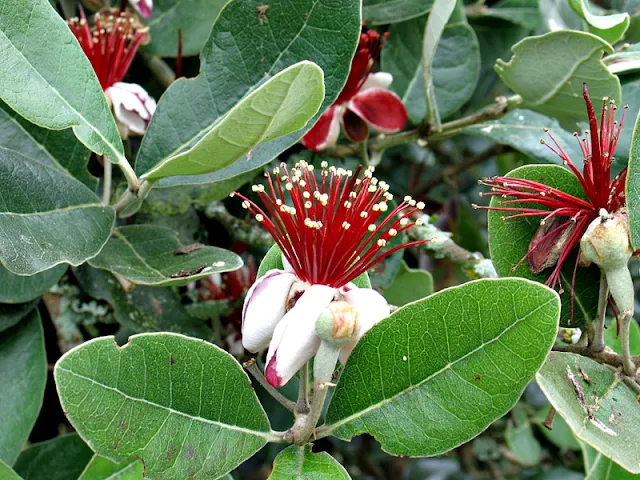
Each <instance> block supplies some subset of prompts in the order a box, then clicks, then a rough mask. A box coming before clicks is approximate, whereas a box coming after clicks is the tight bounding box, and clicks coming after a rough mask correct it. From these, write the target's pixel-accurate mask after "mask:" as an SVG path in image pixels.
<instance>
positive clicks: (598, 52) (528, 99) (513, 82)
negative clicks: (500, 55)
mask: <svg viewBox="0 0 640 480" xmlns="http://www.w3.org/2000/svg"><path fill="white" fill-rule="evenodd" d="M512 50H513V53H514V55H513V57H511V60H509V62H504V61H502V60H498V61H497V63H496V71H497V72H498V75H500V77H501V78H502V80H503V81H504V83H505V84H506V85H507V86H508V87H509V88H510V89H511V90H513V91H514V92H515V93H517V94H518V95H520V96H521V97H522V99H523V101H524V102H523V106H524V107H526V108H529V109H531V110H535V111H537V112H540V113H542V114H544V115H549V116H551V117H555V118H557V119H558V120H559V121H560V123H561V124H562V125H566V126H567V127H568V128H570V129H572V130H573V129H575V125H576V122H581V121H586V120H587V115H586V108H585V106H584V100H583V98H582V84H583V82H587V83H588V84H589V93H590V94H591V98H594V99H597V98H603V97H609V98H612V99H614V100H615V101H616V102H617V103H618V104H620V80H618V77H616V76H615V75H613V74H612V73H610V72H609V70H607V67H606V66H605V65H604V64H603V63H602V60H601V59H602V55H603V53H613V47H611V45H609V44H608V43H607V42H605V41H604V40H602V39H601V38H599V37H596V36H595V35H592V34H590V33H584V32H576V31H566V30H565V31H557V32H551V33H547V34H545V35H541V36H538V37H528V38H525V39H524V40H522V41H521V42H518V43H516V44H515V45H514V46H513V47H512ZM550 52H553V55H550V54H549V53H550Z"/></svg>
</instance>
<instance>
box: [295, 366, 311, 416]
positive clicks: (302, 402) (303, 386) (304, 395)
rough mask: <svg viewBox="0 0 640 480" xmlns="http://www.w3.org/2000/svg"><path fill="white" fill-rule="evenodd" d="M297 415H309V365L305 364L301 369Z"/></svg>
mask: <svg viewBox="0 0 640 480" xmlns="http://www.w3.org/2000/svg"><path fill="white" fill-rule="evenodd" d="M296 413H309V363H308V362H307V363H305V364H304V366H303V367H302V368H301V369H300V388H299V389H298V402H297V403H296Z"/></svg>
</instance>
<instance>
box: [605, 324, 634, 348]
mask: <svg viewBox="0 0 640 480" xmlns="http://www.w3.org/2000/svg"><path fill="white" fill-rule="evenodd" d="M606 325H607V327H608V328H607V329H606V330H605V331H604V343H605V345H606V346H607V347H609V348H611V349H612V350H613V351H614V352H616V353H617V354H618V355H622V347H621V346H620V338H616V336H617V331H616V320H615V318H607V319H606ZM629 351H630V352H631V354H632V355H640V326H639V325H638V322H637V320H632V321H631V325H630V329H629Z"/></svg>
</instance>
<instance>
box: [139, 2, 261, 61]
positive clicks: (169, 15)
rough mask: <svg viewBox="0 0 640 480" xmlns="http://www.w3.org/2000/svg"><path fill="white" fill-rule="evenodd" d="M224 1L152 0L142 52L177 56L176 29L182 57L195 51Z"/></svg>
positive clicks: (201, 43)
mask: <svg viewBox="0 0 640 480" xmlns="http://www.w3.org/2000/svg"><path fill="white" fill-rule="evenodd" d="M227 1H228V0H155V1H154V2H153V13H152V15H151V18H150V19H149V23H148V24H147V25H148V26H149V30H150V33H151V43H150V44H149V45H147V46H146V47H145V49H144V50H145V52H146V53H148V54H149V55H157V56H158V57H175V56H177V55H178V31H182V54H183V55H184V56H185V57H189V56H192V55H198V54H199V53H200V50H202V47H203V46H204V43H205V42H206V40H207V37H208V36H209V32H211V26H212V25H213V22H215V20H216V17H217V16H218V14H219V13H220V10H221V9H222V7H224V5H225V4H226V3H227ZM256 17H257V12H256ZM256 20H257V18H256Z"/></svg>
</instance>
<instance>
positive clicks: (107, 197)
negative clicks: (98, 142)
mask: <svg viewBox="0 0 640 480" xmlns="http://www.w3.org/2000/svg"><path fill="white" fill-rule="evenodd" d="M102 162H103V165H104V176H103V177H102V182H103V185H102V203H103V204H104V205H109V203H111V174H112V172H113V167H112V165H111V162H110V161H109V159H108V158H106V157H104V156H103V157H102Z"/></svg>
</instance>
